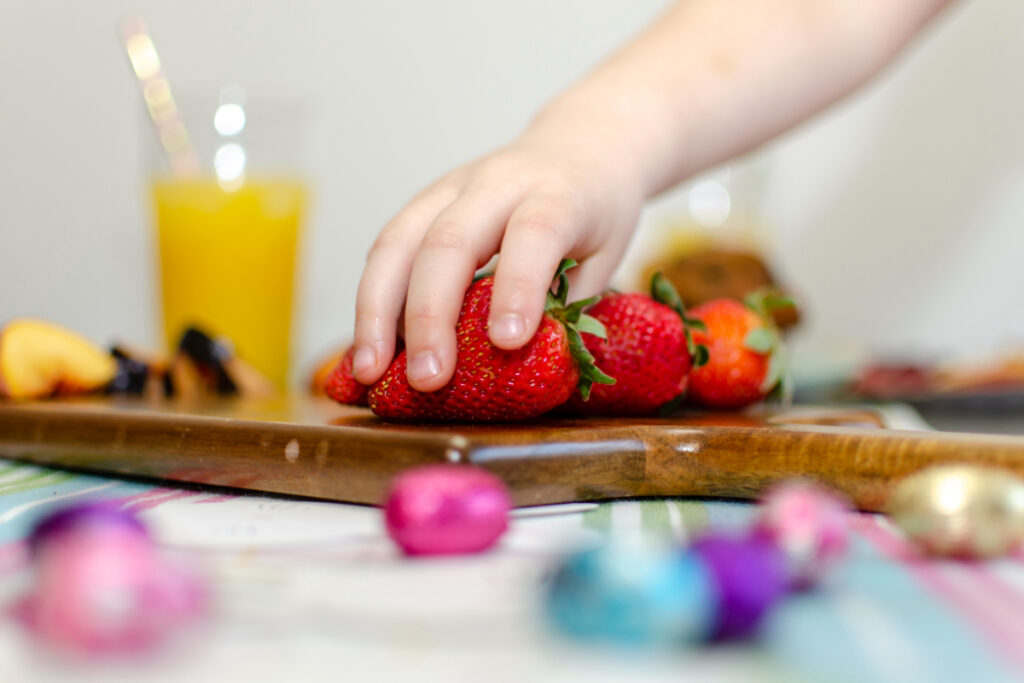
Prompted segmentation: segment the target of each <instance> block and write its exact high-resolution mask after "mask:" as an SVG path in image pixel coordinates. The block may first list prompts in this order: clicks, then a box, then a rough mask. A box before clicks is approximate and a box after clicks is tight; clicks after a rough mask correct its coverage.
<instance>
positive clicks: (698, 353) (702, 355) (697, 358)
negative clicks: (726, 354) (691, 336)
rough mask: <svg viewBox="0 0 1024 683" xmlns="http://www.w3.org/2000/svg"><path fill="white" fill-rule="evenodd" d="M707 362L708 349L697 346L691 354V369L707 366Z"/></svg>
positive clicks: (708, 357)
mask: <svg viewBox="0 0 1024 683" xmlns="http://www.w3.org/2000/svg"><path fill="white" fill-rule="evenodd" d="M709 360H711V352H710V351H708V347H706V346H704V345H703V344H697V348H696V349H695V351H694V354H693V367H695V368H699V367H701V366H702V365H707V364H708V361H709Z"/></svg>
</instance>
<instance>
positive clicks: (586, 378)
mask: <svg viewBox="0 0 1024 683" xmlns="http://www.w3.org/2000/svg"><path fill="white" fill-rule="evenodd" d="M575 266H576V261H574V260H572V259H563V260H562V262H561V263H560V264H558V270H557V272H556V273H555V279H556V280H557V285H556V288H555V291H554V292H551V291H548V296H547V305H546V306H545V309H546V310H545V313H546V314H547V315H550V316H551V317H552V318H554V319H555V320H557V321H558V322H560V323H562V326H563V327H565V334H566V337H567V339H568V340H569V352H570V353H571V354H572V357H573V359H575V361H576V364H577V366H578V367H579V375H580V379H579V382H578V383H577V385H576V386H577V388H578V389H579V392H580V396H582V397H583V400H584V401H586V400H587V399H588V398H590V388H591V387H592V386H593V385H594V384H615V379H614V378H612V377H609V376H608V375H606V374H605V373H604V372H602V371H601V369H600V368H598V367H597V366H596V365H595V364H594V355H593V354H592V353H590V350H589V349H587V346H586V344H584V343H583V337H582V336H580V332H587V333H589V334H593V335H595V336H598V337H600V338H602V339H606V338H607V337H608V332H607V331H606V330H605V328H604V325H602V324H601V322H600V321H598V320H597V319H596V318H594V317H592V316H589V315H587V314H586V313H584V312H583V311H584V310H585V309H587V308H589V307H590V306H593V305H594V304H596V303H597V302H598V301H600V300H601V297H600V296H593V297H590V298H589V299H583V300H581V301H575V302H573V303H571V304H569V305H566V301H567V300H568V297H569V277H568V276H567V275H566V271H568V270H569V269H570V268H573V267H575Z"/></svg>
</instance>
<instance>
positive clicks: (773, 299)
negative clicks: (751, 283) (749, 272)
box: [743, 287, 796, 318]
mask: <svg viewBox="0 0 1024 683" xmlns="http://www.w3.org/2000/svg"><path fill="white" fill-rule="evenodd" d="M743 303H744V305H746V307H747V308H749V309H750V310H752V311H753V312H754V313H757V314H758V315H760V316H761V317H763V318H766V317H768V316H770V315H771V312H772V311H774V310H777V309H779V308H793V307H795V306H796V302H795V301H793V299H792V298H790V297H788V296H786V295H785V294H782V293H780V292H778V291H776V290H774V289H772V288H771V287H762V288H761V289H758V290H755V291H753V292H751V293H750V294H748V295H747V296H745V297H744V298H743Z"/></svg>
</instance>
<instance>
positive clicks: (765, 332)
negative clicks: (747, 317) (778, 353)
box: [743, 327, 779, 354]
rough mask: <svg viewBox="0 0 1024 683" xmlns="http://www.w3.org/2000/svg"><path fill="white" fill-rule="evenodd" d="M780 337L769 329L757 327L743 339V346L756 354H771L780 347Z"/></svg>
mask: <svg viewBox="0 0 1024 683" xmlns="http://www.w3.org/2000/svg"><path fill="white" fill-rule="evenodd" d="M778 341H779V340H778V335H776V334H775V331H774V330H770V329H768V328H767V327H755V328H754V329H752V330H751V331H750V332H748V333H747V336H746V337H744V338H743V346H744V347H746V348H748V349H750V350H751V351H753V352H754V353H761V354H765V353H771V351H772V350H773V349H774V348H775V347H776V346H778Z"/></svg>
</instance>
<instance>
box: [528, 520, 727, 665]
mask: <svg viewBox="0 0 1024 683" xmlns="http://www.w3.org/2000/svg"><path fill="white" fill-rule="evenodd" d="M715 599H716V592H715V590H714V588H713V577H712V576H711V575H710V573H709V571H708V569H707V566H706V565H705V563H703V562H701V561H700V560H699V559H698V558H697V557H696V556H694V555H692V554H685V553H680V552H679V550H678V548H677V547H673V546H671V545H669V544H661V543H658V542H654V541H650V540H639V541H638V540H636V539H625V540H622V539H620V540H613V541H612V542H610V543H608V544H607V545H604V546H601V547H598V548H595V549H590V550H586V551H583V552H579V553H576V554H574V555H571V556H569V557H568V558H567V559H566V560H565V561H564V563H563V564H562V565H561V566H560V567H559V568H558V569H557V571H556V572H555V574H554V576H553V578H552V580H551V583H550V585H549V587H548V599H547V612H548V616H549V618H550V620H551V621H552V623H553V624H554V625H555V627H556V628H558V629H559V630H560V631H562V632H563V633H566V634H568V635H570V636H573V637H575V638H580V639H585V640H600V641H609V642H615V643H619V644H622V645H626V646H652V645H653V646H664V645H683V644H687V643H694V642H698V641H701V640H703V639H705V638H706V637H708V636H709V635H710V633H711V630H712V628H713V624H714V617H715Z"/></svg>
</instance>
